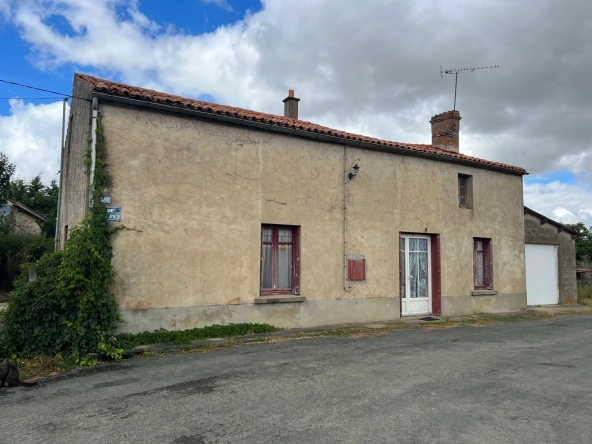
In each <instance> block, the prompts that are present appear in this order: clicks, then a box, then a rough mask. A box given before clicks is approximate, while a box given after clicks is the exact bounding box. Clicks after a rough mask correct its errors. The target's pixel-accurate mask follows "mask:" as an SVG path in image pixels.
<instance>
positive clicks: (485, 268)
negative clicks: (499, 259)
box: [473, 238, 493, 290]
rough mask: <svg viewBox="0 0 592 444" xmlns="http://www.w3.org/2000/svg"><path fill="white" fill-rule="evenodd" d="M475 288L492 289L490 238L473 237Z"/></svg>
mask: <svg viewBox="0 0 592 444" xmlns="http://www.w3.org/2000/svg"><path fill="white" fill-rule="evenodd" d="M473 263H474V275H475V290H493V261H492V256H491V239H484V238H475V239H473Z"/></svg>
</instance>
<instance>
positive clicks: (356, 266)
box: [347, 259, 366, 281]
mask: <svg viewBox="0 0 592 444" xmlns="http://www.w3.org/2000/svg"><path fill="white" fill-rule="evenodd" d="M347 280H348V281H365V280H366V259H348V260H347Z"/></svg>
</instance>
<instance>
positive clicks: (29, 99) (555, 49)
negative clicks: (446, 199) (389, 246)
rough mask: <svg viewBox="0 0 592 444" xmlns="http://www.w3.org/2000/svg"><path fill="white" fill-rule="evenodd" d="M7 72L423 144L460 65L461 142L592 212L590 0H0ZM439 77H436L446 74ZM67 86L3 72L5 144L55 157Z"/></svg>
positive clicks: (1, 139)
mask: <svg viewBox="0 0 592 444" xmlns="http://www.w3.org/2000/svg"><path fill="white" fill-rule="evenodd" d="M0 48H1V50H2V63H0V80H8V81H12V82H17V83H23V84H27V85H32V86H36V87H39V88H44V89H48V90H52V91H56V92H61V93H65V94H69V93H70V92H71V90H72V81H73V74H74V73H75V72H83V73H87V74H91V75H95V76H98V77H102V78H106V79H110V80H114V81H120V82H124V83H129V84H132V85H138V86H143V87H147V88H152V89H157V90H160V91H165V92H169V93H173V94H179V95H183V96H186V97H192V98H198V99H201V100H208V101H213V102H217V103H222V104H226V105H231V106H240V107H243V108H248V109H254V110H257V111H263V112H268V113H272V114H280V115H281V114H282V113H283V103H282V99H283V98H284V97H286V95H287V91H288V89H294V90H296V96H297V97H299V98H300V99H301V101H300V103H299V114H300V118H301V119H303V120H308V121H312V122H315V123H319V124H322V125H326V126H329V127H333V128H337V129H342V130H346V131H351V132H355V133H359V134H364V135H369V136H373V137H379V138H383V139H388V140H394V141H398V142H406V143H431V135H430V125H429V123H428V121H429V119H430V117H431V116H433V115H435V114H438V113H440V112H443V111H447V110H451V109H452V107H453V101H454V76H453V75H446V74H444V75H443V76H441V75H440V67H441V66H443V67H444V68H463V67H474V66H486V65H499V68H496V69H486V70H477V71H474V72H469V73H463V74H460V75H459V78H458V95H457V109H458V110H459V111H460V113H461V116H462V117H463V119H462V121H461V136H460V150H461V152H462V153H465V154H469V155H472V156H476V157H481V158H485V159H489V160H494V161H499V162H504V163H508V164H512V165H518V166H521V167H523V168H525V169H526V170H527V171H528V172H529V173H530V174H529V175H528V176H525V179H524V198H525V204H526V205H527V206H529V207H531V208H532V209H534V210H536V211H538V212H540V213H543V214H545V215H547V216H549V217H552V218H555V219H556V220H558V221H560V222H563V223H576V222H584V223H585V224H586V225H592V137H591V131H590V126H591V125H590V122H592V88H591V87H590V86H589V82H590V78H592V2H587V1H582V0H562V1H557V0H521V1H515V0H365V1H364V2H360V1H357V0H299V1H294V0H262V1H257V0H240V1H239V0H175V1H170V0H168V1H165V0H102V1H96V0H0ZM442 77H443V78H442ZM62 98H63V97H62V96H59V95H52V94H49V93H45V92H41V91H35V90H31V89H25V88H21V87H17V86H15V85H11V84H7V83H2V82H0V152H4V153H5V154H7V155H8V156H9V158H10V159H11V160H12V162H14V163H15V164H16V166H17V175H18V176H19V177H21V178H23V179H29V180H30V179H31V178H33V177H34V176H35V175H37V174H41V175H42V178H43V180H44V181H45V182H46V183H47V182H49V181H51V180H52V179H54V178H57V176H56V174H57V172H58V170H59V146H60V137H61V122H62V112H63V110H62V106H63V102H62Z"/></svg>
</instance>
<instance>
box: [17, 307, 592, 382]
mask: <svg viewBox="0 0 592 444" xmlns="http://www.w3.org/2000/svg"><path fill="white" fill-rule="evenodd" d="M588 313H590V314H592V311H591V312H588ZM570 314H586V312H582V311H581V310H580V311H577V310H574V311H565V312H561V313H537V314H520V315H481V316H475V317H470V318H459V319H446V320H443V321H436V322H426V323H418V324H407V323H402V322H397V323H393V324H389V325H386V326H384V327H380V328H370V327H350V328H336V329H327V330H323V331H313V332H299V333H294V334H290V335H286V336H269V337H259V338H254V339H252V340H249V341H245V340H241V339H238V340H233V339H232V338H234V337H237V336H243V335H248V334H254V333H271V332H274V331H278V330H280V329H278V328H275V327H273V326H271V325H267V324H236V325H228V326H220V325H216V326H211V327H206V328H205V329H192V330H185V331H178V332H169V331H165V330H161V331H156V332H153V333H141V334H138V335H119V336H118V341H117V346H118V347H122V348H124V347H123V345H122V344H125V345H126V347H125V348H126V349H129V348H132V347H134V346H136V345H149V344H156V343H167V344H172V345H182V346H184V347H183V348H182V349H180V350H175V351H145V352H144V353H142V354H138V355H135V356H134V358H135V359H142V358H149V357H154V356H166V355H171V354H184V353H207V352H210V351H212V350H215V349H218V348H227V347H237V346H243V345H247V344H276V343H281V342H286V341H294V340H301V339H311V338H318V337H327V336H349V337H350V338H351V339H355V340H358V339H364V338H369V337H377V336H382V335H385V334H388V333H391V332H393V331H395V330H412V329H419V330H426V331H437V330H445V329H450V328H456V327H459V326H462V325H471V326H474V327H483V326H489V325H494V324H498V323H503V322H522V321H533V320H540V319H549V318H555V317H558V316H563V315H570ZM247 326H248V327H247ZM220 337H227V338H230V340H229V341H228V342H224V343H219V344H211V345H210V344H208V345H199V346H192V345H191V341H193V340H198V339H208V338H220ZM132 344H133V345H132ZM77 362H78V361H77V358H76V357H62V356H60V355H58V356H52V357H39V358H31V359H18V360H16V361H13V364H15V365H17V366H18V368H19V371H20V373H21V379H23V380H35V379H39V378H40V377H44V376H50V375H53V374H56V373H60V372H63V371H69V370H72V369H74V368H77V367H79V365H77Z"/></svg>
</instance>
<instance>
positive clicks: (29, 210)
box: [6, 199, 47, 222]
mask: <svg viewBox="0 0 592 444" xmlns="http://www.w3.org/2000/svg"><path fill="white" fill-rule="evenodd" d="M6 200H7V201H8V202H12V204H13V205H16V206H17V207H19V208H21V209H23V210H25V211H26V212H27V213H30V214H31V215H33V216H35V217H37V218H39V219H42V220H43V221H44V222H45V221H47V219H46V218H45V217H44V216H42V215H41V214H39V213H38V212H37V211H35V210H33V209H31V208H29V207H28V206H26V205H25V204H23V203H21V202H18V201H16V200H12V199H6Z"/></svg>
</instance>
